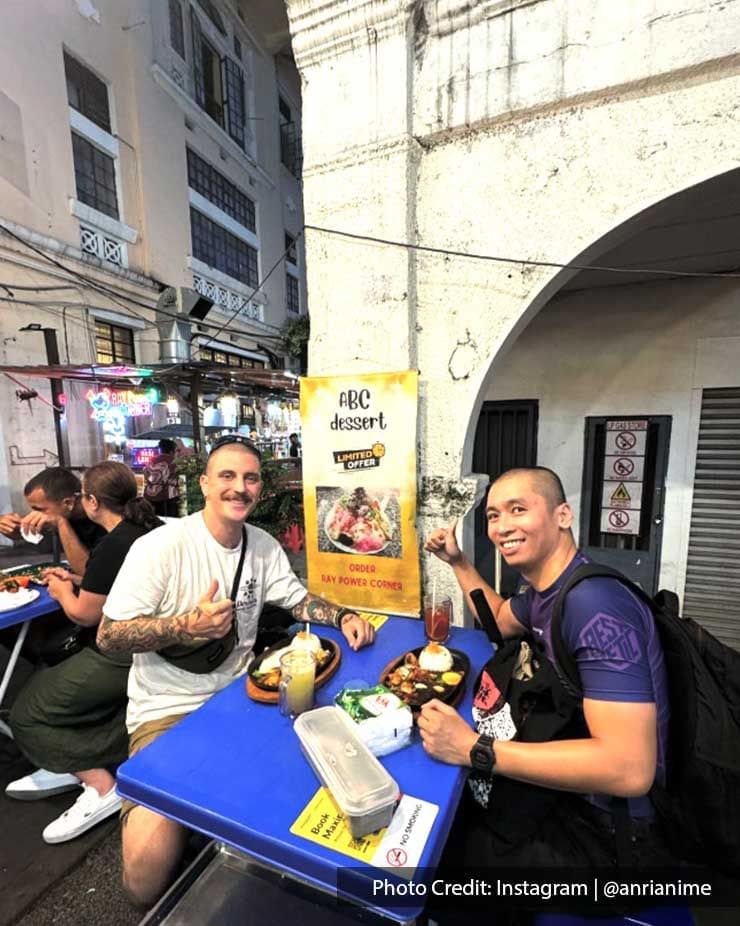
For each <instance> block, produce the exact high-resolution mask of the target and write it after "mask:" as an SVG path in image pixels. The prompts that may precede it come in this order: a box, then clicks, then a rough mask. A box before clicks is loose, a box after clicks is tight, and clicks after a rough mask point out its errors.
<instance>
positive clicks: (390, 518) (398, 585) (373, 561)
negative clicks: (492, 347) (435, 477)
mask: <svg viewBox="0 0 740 926" xmlns="http://www.w3.org/2000/svg"><path fill="white" fill-rule="evenodd" d="M418 379H419V376H418V373H417V372H415V371H405V372H398V373H372V374H366V375H357V376H332V377H306V378H304V379H302V380H301V420H302V421H303V428H304V435H305V438H304V445H305V453H304V463H303V498H304V508H305V522H306V555H307V566H308V587H309V590H310V591H312V592H314V593H315V594H317V595H323V596H326V597H328V598H330V599H331V600H332V601H337V602H340V603H341V604H343V605H345V606H347V607H357V606H364V607H369V608H371V609H373V610H378V611H392V612H394V613H396V614H413V615H418V614H419V599H420V577H419V554H418V549H419V546H418V540H417V536H416V403H417V390H418Z"/></svg>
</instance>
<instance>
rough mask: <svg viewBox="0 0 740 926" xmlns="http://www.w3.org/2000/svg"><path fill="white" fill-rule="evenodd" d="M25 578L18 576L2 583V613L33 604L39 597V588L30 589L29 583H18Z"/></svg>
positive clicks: (0, 602)
mask: <svg viewBox="0 0 740 926" xmlns="http://www.w3.org/2000/svg"><path fill="white" fill-rule="evenodd" d="M25 578H26V577H25V576H18V577H17V578H16V577H13V578H7V579H3V580H2V581H0V611H12V610H13V608H20V607H21V606H22V605H24V604H31V602H32V601H35V600H36V599H37V598H38V597H39V594H40V592H39V590H38V589H37V588H28V581H26V583H25V584H23V583H22V582H19V581H18V580H19V579H25Z"/></svg>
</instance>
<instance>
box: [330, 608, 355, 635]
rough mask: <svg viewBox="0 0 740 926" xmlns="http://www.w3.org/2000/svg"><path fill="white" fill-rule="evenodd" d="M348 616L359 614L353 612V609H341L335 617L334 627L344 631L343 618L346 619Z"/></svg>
mask: <svg viewBox="0 0 740 926" xmlns="http://www.w3.org/2000/svg"><path fill="white" fill-rule="evenodd" d="M348 614H357V612H356V611H353V610H352V608H340V609H339V610H338V611H337V613H336V615H335V616H334V626H335V627H336V628H337V630H341V629H342V618H343V617H346V616H347V615H348Z"/></svg>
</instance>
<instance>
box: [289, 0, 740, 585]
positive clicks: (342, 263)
mask: <svg viewBox="0 0 740 926" xmlns="http://www.w3.org/2000/svg"><path fill="white" fill-rule="evenodd" d="M692 2H693V0H692ZM693 5H694V6H695V7H696V9H695V11H694V17H695V18H694V19H693V20H692V28H689V26H688V21H686V22H685V23H682V22H681V21H678V20H677V21H675V22H672V23H670V24H664V25H661V24H659V23H655V22H653V21H652V20H650V19H649V17H648V18H646V19H645V21H644V22H642V23H639V24H638V25H637V26H636V25H635V23H634V22H633V21H632V20H631V19H630V13H629V10H627V9H624V10H623V11H622V10H621V8H620V9H619V10H615V11H614V14H613V17H611V18H610V20H609V23H608V29H607V28H606V25H607V24H605V23H603V24H602V23H600V22H597V21H595V20H594V19H593V16H594V14H593V6H592V5H591V4H588V3H586V2H585V0H584V2H583V3H582V4H575V5H573V4H570V5H569V7H568V19H567V21H566V20H565V17H564V16H563V18H562V19H558V17H557V16H552V12H553V10H552V6H551V4H549V3H548V2H547V0H528V2H526V3H523V2H520V0H511V2H496V3H479V4H470V3H469V2H463V0H452V2H451V3H448V4H444V5H441V4H437V3H434V2H427V0H413V2H412V0H371V2H368V0H336V2H334V3H329V4H327V3H325V2H324V0H287V9H288V15H289V19H290V24H291V33H292V40H293V49H294V53H295V57H296V63H297V65H298V68H299V70H300V72H301V75H302V79H303V138H304V146H305V159H304V205H305V214H306V222H307V224H309V225H311V226H315V227H318V228H322V229H334V230H340V231H341V230H344V231H349V232H353V233H357V234H360V235H366V236H374V237H377V238H382V239H386V240H391V241H397V242H409V243H411V244H422V245H430V246H433V247H437V248H448V249H450V250H453V251H459V252H473V253H478V254H488V255H501V256H509V257H514V258H517V257H523V258H527V259H530V260H535V261H554V262H560V263H563V264H565V265H568V264H572V263H574V262H576V261H592V260H593V259H594V257H595V256H596V255H597V254H599V253H601V252H602V251H603V250H604V249H606V248H609V247H610V246H612V244H613V243H615V242H616V241H617V240H618V236H619V235H620V234H623V233H625V232H626V229H627V228H628V223H629V221H630V220H631V219H634V217H635V216H640V215H642V214H644V213H645V212H646V210H648V209H650V208H651V207H653V206H654V205H655V204H656V203H659V202H661V201H663V200H665V199H666V198H667V197H670V196H671V195H673V194H674V193H676V192H677V191H680V190H682V189H684V188H685V187H686V186H687V185H689V184H692V183H699V182H701V181H703V180H706V179H707V178H709V177H711V176H713V175H716V174H719V173H722V172H724V171H728V170H731V169H732V168H734V167H735V166H736V165H737V153H738V142H739V140H740V135H739V134H738V131H737V125H736V122H737V118H736V113H737V111H738V110H737V102H736V101H737V99H738V98H740V56H738V55H737V54H736V53H735V49H734V48H733V47H732V43H731V40H730V38H729V37H728V36H730V35H731V34H732V32H731V28H730V26H731V22H730V21H731V20H733V17H734V15H735V12H734V11H732V10H730V9H729V8H728V9H725V10H723V11H720V12H718V11H716V10H715V11H714V12H713V13H712V15H711V17H710V15H709V13H708V12H707V11H706V10H704V9H703V6H702V4H699V3H696V4H693ZM442 7H444V9H442ZM646 15H647V14H646ZM696 17H698V20H697V19H696ZM699 21H700V23H701V24H703V26H704V27H705V28H706V29H707V30H708V31H709V34H711V36H712V41H711V42H709V43H708V44H706V45H705V46H703V48H702V49H699V48H697V47H695V45H694V44H693V43H691V42H690V37H691V35H693V34H694V32H692V29H695V27H696V26H697V24H699ZM533 25H538V28H537V29H534V28H533ZM664 27H665V28H666V29H668V30H669V33H666V34H665V35H663V36H662V38H661V42H662V44H660V43H658V44H656V43H657V41H658V34H657V33H656V29H658V30H660V29H661V28H664ZM605 30H606V31H605ZM597 39H598V40H597ZM545 40H546V41H545ZM602 40H603V43H605V44H600V43H601V41H602ZM666 41H669V45H670V47H675V49H676V51H677V52H678V51H679V49H680V51H681V54H680V55H679V54H677V55H676V56H674V57H671V56H670V55H669V54H666V55H662V54H661V55H657V54H656V55H653V56H652V57H651V56H647V57H646V55H645V42H648V45H649V47H650V48H657V47H660V48H661V49H666V48H667V47H668V46H666V45H665V42H666ZM541 42H545V44H547V43H550V44H547V47H544V46H543V45H542V44H541ZM538 43H540V44H538ZM670 43H673V44H670ZM605 49H608V50H610V52H611V53H613V54H615V55H617V57H618V60H615V64H614V67H612V68H611V69H606V71H605V70H603V69H593V70H591V68H592V67H593V65H594V55H596V57H601V58H603V55H604V53H605ZM679 61H680V62H681V63H680V65H679V64H678V63H677V62H679ZM525 78H526V79H525ZM530 79H531V80H530ZM306 250H307V266H308V287H309V294H310V295H309V298H310V304H311V319H312V338H311V343H310V348H309V371H310V372H311V373H312V374H315V375H320V374H323V375H331V374H335V373H340V372H347V371H348V370H356V371H358V372H359V371H363V372H371V371H380V370H384V369H406V368H418V369H419V371H420V414H419V426H418V444H419V476H420V505H419V531H420V534H422V535H423V534H425V533H426V532H427V531H428V530H429V529H430V528H431V527H432V526H434V525H436V524H437V523H439V521H440V520H444V519H447V518H449V517H451V516H454V515H455V514H460V513H462V512H464V511H465V510H467V509H468V508H469V507H470V505H471V504H472V502H473V500H474V498H475V495H476V491H477V490H478V489H479V485H478V482H479V481H478V480H475V479H474V478H471V477H470V460H471V453H472V435H473V433H474V423H473V422H474V419H475V417H476V416H477V410H478V408H479V407H480V402H481V401H482V395H483V390H484V388H485V384H486V383H488V382H489V381H490V377H491V376H492V375H495V366H492V364H493V363H494V362H495V359H496V358H499V357H502V356H503V355H504V354H505V352H506V351H507V349H508V348H509V346H510V345H511V344H513V343H515V342H516V339H517V337H518V336H519V334H520V333H521V332H522V331H523V330H524V329H525V328H526V326H527V325H528V323H529V322H530V321H531V319H532V318H533V317H534V316H535V315H536V314H537V312H538V311H539V310H540V309H541V308H542V306H543V305H544V304H545V303H547V301H548V300H549V299H550V298H551V297H552V295H553V294H554V293H555V292H556V291H558V290H559V289H560V288H561V287H562V285H563V284H564V282H565V281H566V280H567V279H568V275H569V274H570V273H571V272H572V271H568V270H558V269H553V268H551V267H545V266H534V265H526V266H521V265H506V264H501V263H491V262H484V261H473V260H468V259H465V258H449V259H447V260H446V259H445V258H444V257H442V256H440V255H431V254H425V253H422V252H418V251H409V250H405V249H403V248H399V247H390V246H385V245H381V244H372V243H369V242H361V243H360V242H357V241H353V240H351V239H347V238H342V237H340V236H336V235H333V234H331V233H328V232H326V231H316V230H308V231H307V234H306ZM338 320H341V322H342V323H341V324H338V323H337V322H338ZM468 539H469V538H468ZM425 569H426V571H427V573H429V572H431V571H435V572H436V571H439V574H440V580H441V581H442V582H443V583H448V589H449V590H450V591H452V590H453V589H452V584H453V583H452V580H451V577H450V576H449V575H448V573H449V570H444V569H441V568H440V569H438V568H437V564H436V563H429V562H428V561H425Z"/></svg>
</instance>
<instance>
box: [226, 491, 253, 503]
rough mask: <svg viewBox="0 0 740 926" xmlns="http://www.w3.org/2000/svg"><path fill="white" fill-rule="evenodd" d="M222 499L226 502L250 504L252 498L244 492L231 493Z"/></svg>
mask: <svg viewBox="0 0 740 926" xmlns="http://www.w3.org/2000/svg"><path fill="white" fill-rule="evenodd" d="M224 499H225V500H226V501H227V502H235V501H239V502H251V501H252V496H251V495H247V493H246V492H232V493H231V494H230V495H224Z"/></svg>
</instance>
